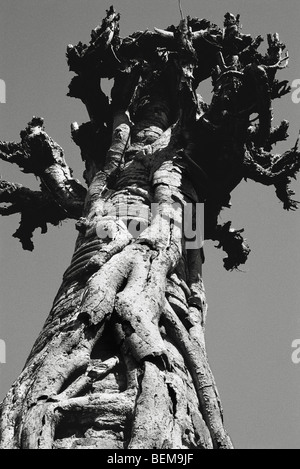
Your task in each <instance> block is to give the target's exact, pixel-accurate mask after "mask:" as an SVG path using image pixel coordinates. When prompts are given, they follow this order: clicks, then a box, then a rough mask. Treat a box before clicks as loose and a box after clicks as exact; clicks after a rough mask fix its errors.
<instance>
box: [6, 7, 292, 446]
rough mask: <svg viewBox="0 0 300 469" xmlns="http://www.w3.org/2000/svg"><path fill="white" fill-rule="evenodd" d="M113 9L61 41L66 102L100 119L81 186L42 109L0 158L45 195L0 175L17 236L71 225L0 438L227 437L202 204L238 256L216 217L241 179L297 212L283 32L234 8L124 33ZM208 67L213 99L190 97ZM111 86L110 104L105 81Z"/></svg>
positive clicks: (82, 441) (76, 136)
mask: <svg viewBox="0 0 300 469" xmlns="http://www.w3.org/2000/svg"><path fill="white" fill-rule="evenodd" d="M119 19H120V17H119V14H117V13H116V11H115V10H114V9H113V7H111V8H110V9H109V10H108V11H107V15H106V18H105V19H104V20H103V22H102V25H101V26H98V27H97V28H96V29H94V30H93V31H92V34H91V40H90V43H89V44H88V45H85V44H82V43H81V42H80V43H79V44H78V45H77V46H68V50H67V60H68V64H69V67H70V70H71V71H72V72H74V73H75V76H74V78H73V79H72V81H71V83H70V86H69V93H68V94H69V96H71V97H75V98H79V99H80V100H81V101H82V102H83V103H84V104H85V106H86V108H87V111H88V113H89V117H90V121H89V122H87V123H85V124H82V125H80V126H78V124H76V123H74V124H73V125H72V137H73V140H74V142H75V143H76V144H77V145H78V146H79V148H80V151H81V156H82V159H83V162H84V164H85V171H84V179H85V182H86V187H87V188H85V187H84V186H83V185H82V184H81V183H80V182H79V181H77V180H75V179H74V178H73V177H72V171H71V170H70V168H69V167H68V166H67V164H66V161H65V158H64V152H63V150H62V148H61V147H60V146H59V145H58V144H57V143H55V142H54V141H53V140H52V139H51V138H50V137H49V136H48V135H47V133H46V132H45V129H44V122H43V120H42V119H40V118H37V117H34V118H33V119H32V120H31V121H30V122H29V124H28V126H27V127H26V129H25V130H23V131H22V132H21V141H20V143H14V142H12V143H7V142H1V143H0V157H1V159H3V160H5V161H9V162H11V163H16V164H17V165H18V166H19V167H20V168H21V169H22V170H23V171H24V172H27V173H33V174H35V175H36V176H37V177H38V178H39V180H40V191H31V190H30V189H28V188H25V187H23V186H21V185H20V184H14V183H9V182H6V181H1V183H0V202H1V203H2V205H1V208H0V213H1V214H2V215H5V216H6V215H10V214H12V213H20V214H21V222H20V226H19V228H18V230H17V231H16V233H15V234H14V236H15V237H16V238H18V239H19V240H20V241H21V243H22V246H23V248H24V249H27V250H32V249H33V242H32V235H33V232H34V230H35V229H36V228H38V227H40V228H41V229H42V232H46V230H47V224H48V223H51V224H53V225H57V224H59V222H60V221H61V220H64V219H74V220H76V228H77V230H78V232H79V234H78V238H77V241H76V246H75V251H74V255H73V257H72V260H71V263H70V266H69V267H68V269H67V270H66V272H65V274H64V277H63V282H62V285H61V287H60V289H59V292H58V294H57V296H56V298H55V300H54V303H53V307H52V310H51V312H50V315H49V316H48V319H47V320H46V323H45V325H44V328H43V330H42V332H41V333H40V336H39V337H38V339H37V341H36V343H35V344H34V346H33V349H32V351H31V353H30V356H29V357H28V359H27V362H26V364H25V367H24V369H23V371H22V373H21V375H20V376H19V378H18V379H17V380H16V382H15V383H14V384H13V386H12V388H11V389H10V391H9V392H8V394H7V396H6V398H5V400H4V401H3V403H2V405H1V408H0V409H1V410H0V412H1V419H0V422H1V426H0V432H1V448H15V449H17V448H31V449H39V448H40V449H43V448H44V449H45V448H77V447H84V448H132V449H133V448H186V449H187V448H204V449H209V448H232V443H231V441H230V438H229V436H228V435H227V433H226V430H225V428H224V425H223V413H222V408H221V403H220V399H219V395H218V392H217V388H216V385H215V381H214V378H213V375H212V372H211V370H210V367H209V364H208V360H207V355H206V350H205V340H204V329H205V318H206V312H207V304H206V298H205V291H204V286H203V282H202V276H201V267H202V262H203V260H204V254H203V249H202V245H201V242H199V233H198V231H197V230H199V211H198V208H199V204H204V206H205V217H204V218H205V225H204V226H205V229H204V237H205V239H212V240H214V241H217V242H218V246H217V247H220V248H223V250H224V251H225V252H226V253H227V257H226V258H225V259H224V267H225V268H226V269H227V270H232V269H235V268H238V266H239V265H240V264H243V263H245V262H246V259H247V256H248V254H249V251H250V249H249V247H248V246H247V245H246V244H245V242H244V240H243V238H242V235H241V233H242V230H234V229H232V228H231V224H230V222H228V223H225V224H224V225H220V224H219V223H218V216H219V213H220V211H221V210H222V208H223V207H227V206H229V205H230V193H231V191H232V190H233V189H234V188H235V187H236V186H237V185H238V184H239V183H240V182H241V181H242V180H243V179H247V178H250V179H253V180H254V181H257V182H260V183H262V184H265V185H274V187H275V190H276V194H277V196H278V198H279V199H280V200H281V201H282V202H283V206H284V208H285V209H286V210H290V209H292V210H293V209H295V208H296V205H297V203H296V202H295V201H293V200H292V195H293V193H292V191H291V190H290V189H289V183H290V179H291V178H292V177H294V176H295V174H296V173H297V171H298V170H299V167H300V153H299V152H298V149H297V144H296V145H295V146H294V148H292V149H291V150H288V151H287V152H285V153H284V154H283V155H275V154H273V153H272V148H273V146H274V145H275V144H276V143H277V142H278V141H281V140H285V139H286V138H287V136H288V135H287V130H288V123H287V122H286V121H283V122H282V123H281V124H280V125H279V126H278V127H276V128H273V127H272V125H271V121H272V100H273V99H275V98H280V97H282V96H283V95H285V94H286V93H288V92H289V87H288V83H287V82H286V81H282V82H280V81H278V80H277V79H276V73H277V71H278V70H279V69H281V68H284V67H285V65H286V63H287V60H288V55H285V56H283V51H284V49H285V46H284V44H282V43H281V42H280V40H279V37H278V35H277V34H274V35H268V38H267V40H268V50H267V53H265V54H261V53H260V52H259V46H260V43H261V42H262V40H263V39H262V38H261V36H259V37H256V38H252V37H251V36H250V35H245V34H242V33H241V31H240V27H239V16H234V15H232V14H229V13H227V14H226V15H225V21H224V27H223V28H222V29H220V28H219V27H217V26H216V25H215V24H212V23H211V22H210V21H208V20H205V19H198V18H190V17H187V18H185V19H182V21H181V22H180V23H179V25H178V26H176V27H175V26H169V27H168V28H166V30H159V29H155V31H154V32H152V31H148V30H147V31H139V32H135V33H133V34H132V35H131V36H129V37H126V38H121V37H120V35H119ZM209 77H211V79H212V83H213V97H212V101H211V103H210V104H207V103H205V102H204V101H203V99H202V98H201V96H200V95H199V94H197V90H198V88H199V90H200V92H201V82H203V81H204V80H205V79H207V78H209ZM102 78H110V79H113V80H114V83H113V88H112V92H111V99H109V98H108V97H107V96H106V95H105V93H104V92H103V91H102V89H101V86H100V85H101V79H102Z"/></svg>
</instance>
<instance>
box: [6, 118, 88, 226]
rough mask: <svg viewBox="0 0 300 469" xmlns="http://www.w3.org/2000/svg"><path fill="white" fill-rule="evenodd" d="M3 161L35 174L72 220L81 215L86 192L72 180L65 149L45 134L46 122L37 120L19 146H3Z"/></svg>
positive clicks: (22, 135)
mask: <svg viewBox="0 0 300 469" xmlns="http://www.w3.org/2000/svg"><path fill="white" fill-rule="evenodd" d="M0 158H1V159H3V160H5V161H8V162H11V163H16V164H17V165H18V166H19V167H20V168H22V170H23V172H25V173H33V174H35V175H36V176H37V177H39V179H40V180H41V183H42V191H43V192H46V193H48V194H49V195H50V196H51V197H52V198H53V200H54V201H55V202H56V204H57V205H59V206H60V207H61V208H62V210H65V211H66V212H67V213H68V216H70V217H71V218H79V217H80V216H81V213H82V207H83V202H84V198H85V195H86V189H85V188H84V187H83V186H82V185H81V183H80V182H79V181H77V180H76V179H74V178H73V177H72V170H71V169H70V168H69V167H68V165H67V164H66V161H65V158H64V152H63V149H62V148H61V147H60V146H59V145H58V144H57V143H55V142H54V140H52V138H51V137H49V136H48V135H47V134H46V132H45V131H44V121H43V119H41V118H39V117H34V118H33V119H32V120H31V121H30V122H29V123H28V125H27V127H26V129H25V130H23V131H22V132H21V142H20V143H4V142H1V143H0Z"/></svg>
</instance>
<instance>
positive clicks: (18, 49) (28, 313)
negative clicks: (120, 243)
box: [0, 0, 300, 448]
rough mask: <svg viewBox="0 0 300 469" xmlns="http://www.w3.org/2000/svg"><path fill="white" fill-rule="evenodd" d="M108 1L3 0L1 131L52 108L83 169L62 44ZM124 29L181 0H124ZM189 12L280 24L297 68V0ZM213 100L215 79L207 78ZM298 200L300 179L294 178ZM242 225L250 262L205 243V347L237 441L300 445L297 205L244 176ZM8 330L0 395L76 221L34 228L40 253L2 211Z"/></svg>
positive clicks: (237, 215) (170, 15)
mask: <svg viewBox="0 0 300 469" xmlns="http://www.w3.org/2000/svg"><path fill="white" fill-rule="evenodd" d="M110 4H111V3H110V2H106V1H104V0H100V1H99V0H1V18H0V44H1V52H0V79H2V80H5V83H6V103H5V104H3V103H0V140H18V138H19V132H20V130H21V129H23V128H24V127H25V126H26V123H27V122H28V121H29V120H30V119H31V117H32V116H33V115H36V116H42V117H44V118H45V124H46V131H47V132H48V133H49V134H50V135H51V136H52V137H53V138H54V139H55V140H56V141H57V142H58V143H59V144H60V145H61V146H62V147H63V148H64V149H65V152H66V158H67V161H68V163H69V164H70V166H71V167H73V169H74V171H75V176H76V177H78V178H79V179H81V180H82V171H83V167H82V164H81V160H80V155H79V151H78V149H77V147H76V146H75V145H74V144H73V143H72V141H71V138H70V124H71V122H73V121H78V122H79V123H81V122H84V121H86V120H87V115H86V112H85V109H84V108H83V106H82V105H81V103H80V102H79V101H78V102H77V100H74V99H71V98H68V97H67V96H66V93H67V87H68V83H69V81H70V80H71V78H72V74H71V73H70V72H69V71H68V67H67V64H66V60H65V50H66V46H67V44H69V43H73V44H74V43H77V42H78V41H80V40H81V41H83V42H88V41H89V34H90V30H91V29H92V28H94V27H95V26H96V25H97V24H98V23H99V22H101V20H102V18H103V17H104V16H105V10H106V9H107V8H108V7H109V6H110ZM114 6H115V8H116V9H117V10H118V11H120V13H121V35H122V36H126V35H128V34H130V33H132V32H133V31H136V30H144V29H146V28H149V29H153V28H154V27H159V28H163V27H166V26H168V25H169V24H178V22H179V20H180V16H179V10H178V2H177V0H151V1H149V0H116V1H115V2H114ZM182 6H183V10H184V14H185V15H188V14H189V15H191V16H198V17H200V18H207V19H209V20H211V21H213V22H215V23H217V24H218V25H220V26H221V25H222V22H223V17H224V14H225V13H226V12H227V11H230V12H232V13H235V14H236V13H240V14H241V22H242V24H243V32H244V33H250V34H252V35H253V36H255V35H258V34H261V35H263V36H264V37H266V35H267V33H269V32H278V33H279V35H280V38H281V39H282V41H283V42H285V43H286V44H287V47H288V50H289V54H290V64H289V67H288V68H287V69H286V70H284V71H282V72H281V73H280V78H281V79H287V80H289V81H290V82H292V81H293V80H296V79H300V54H299V51H300V43H299V17H300V3H299V0H285V1H284V2H283V1H281V0H245V1H244V0H240V1H239V0H228V1H226V0H202V1H199V0H182ZM199 92H200V93H201V92H203V94H204V96H205V98H206V99H208V100H209V99H210V96H211V95H210V84H207V85H205V86H203V88H201V87H200V89H199ZM282 119H288V120H289V121H290V138H289V141H288V142H285V143H284V144H280V146H279V147H278V149H277V151H278V152H283V151H285V150H286V149H288V148H289V147H292V146H293V145H294V144H295V141H296V138H297V135H298V131H299V127H300V104H295V103H293V102H292V99H291V95H287V96H285V97H284V98H283V99H282V100H280V102H279V101H278V102H276V103H275V105H274V125H276V124H278V123H279V122H280V121H281V120H282ZM1 175H2V177H3V179H7V180H10V181H14V182H21V183H23V184H24V185H26V186H29V187H31V188H33V189H34V188H37V181H36V180H35V178H34V177H33V176H30V175H24V174H22V173H20V171H19V170H18V168H17V167H12V166H10V165H8V164H5V163H3V162H1ZM292 187H293V189H294V190H295V191H296V198H297V197H298V199H300V187H299V182H294V183H293V186H292ZM228 219H230V220H232V221H233V226H234V227H235V228H242V227H244V228H245V233H244V234H245V236H246V238H247V240H248V243H249V244H250V247H251V249H252V252H251V254H250V257H249V260H248V262H247V264H246V265H245V267H244V268H243V271H242V272H226V271H225V270H224V268H223V266H222V252H220V251H219V250H217V249H215V248H214V246H213V243H209V242H206V243H205V253H206V263H205V266H204V274H203V275H204V281H205V285H206V291H207V297H208V304H209V312H208V321H207V330H206V337H207V349H208V355H209V358H210V364H211V367H212V369H213V372H214V375H215V378H216V381H217V385H218V389H219V392H220V394H221V399H222V404H223V407H224V413H225V424H226V427H227V430H228V431H229V433H230V435H231V437H232V440H233V442H234V444H235V446H236V447H237V448H300V443H299V434H300V404H299V391H300V373H299V372H300V364H299V365H296V364H294V363H293V362H292V360H291V355H292V351H293V350H292V347H291V344H292V342H293V341H294V340H295V339H300V316H299V300H300V292H299V290H300V287H299V273H300V250H299V231H300V212H291V213H287V212H285V211H284V210H283V209H282V206H281V204H280V202H279V201H278V200H277V198H276V196H275V194H274V190H273V188H267V187H262V186H260V185H258V184H255V183H252V182H247V183H246V182H244V183H242V184H241V185H240V186H239V187H238V188H237V189H236V190H235V191H234V193H233V197H232V208H231V209H230V210H226V211H224V212H223V214H222V221H223V222H225V221H227V220H228ZM0 223H1V229H0V256H1V263H0V275H1V282H0V298H1V303H0V340H4V341H5V343H6V355H7V356H6V363H5V364H0V400H1V399H2V398H3V397H4V396H5V394H6V392H7V391H8V389H9V387H10V386H11V384H12V382H13V380H14V379H16V377H17V376H18V374H19V373H20V371H21V369H22V367H23V365H24V362H25V359H26V357H27V355H28V354H29V352H30V349H31V347H32V345H33V343H34V341H35V339H36V337H37V335H38V333H39V331H40V330H41V328H42V326H43V323H44V321H45V319H46V317H47V315H48V312H49V310H50V308H51V304H52V301H53V298H54V296H55V294H56V291H57V289H58V287H59V285H60V281H61V277H62V274H63V272H64V270H65V268H66V267H67V266H68V263H69V261H70V258H71V255H72V252H73V248H74V242H75V238H76V232H75V229H74V223H73V222H68V223H63V225H62V226H61V227H60V228H50V229H49V232H48V234H47V235H41V234H39V233H36V234H35V237H34V243H35V250H34V251H33V253H29V252H24V251H22V248H21V245H20V243H18V241H17V240H15V239H13V238H12V237H11V235H12V233H13V232H14V231H15V230H16V229H17V226H18V223H19V217H18V216H17V215H15V216H12V217H9V218H3V219H1V220H0Z"/></svg>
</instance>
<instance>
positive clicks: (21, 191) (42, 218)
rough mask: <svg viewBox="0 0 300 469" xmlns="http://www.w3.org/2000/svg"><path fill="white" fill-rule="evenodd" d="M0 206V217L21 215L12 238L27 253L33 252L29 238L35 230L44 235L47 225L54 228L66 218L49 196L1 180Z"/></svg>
mask: <svg viewBox="0 0 300 469" xmlns="http://www.w3.org/2000/svg"><path fill="white" fill-rule="evenodd" d="M0 204H1V206H0V215H3V216H8V215H11V214H14V213H20V214H21V222H20V226H19V228H18V229H17V231H16V232H15V233H14V235H13V236H14V238H18V239H19V240H20V241H21V243H22V247H23V249H25V250H28V251H32V250H33V243H32V240H31V238H32V235H33V232H34V230H35V229H36V228H41V231H42V233H46V232H47V223H51V224H52V225H55V226H56V225H58V224H59V223H60V221H62V220H64V219H66V218H67V217H68V215H67V214H66V213H65V212H64V211H63V210H62V209H61V208H60V207H58V206H57V204H55V202H54V201H53V199H52V198H51V197H50V196H49V195H47V194H45V193H42V192H40V191H32V190H30V189H28V188H27V187H24V186H22V185H21V184H13V183H10V182H7V181H3V180H1V181H0Z"/></svg>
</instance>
